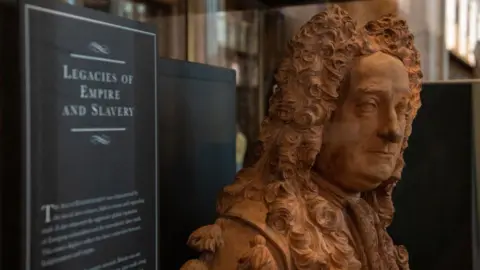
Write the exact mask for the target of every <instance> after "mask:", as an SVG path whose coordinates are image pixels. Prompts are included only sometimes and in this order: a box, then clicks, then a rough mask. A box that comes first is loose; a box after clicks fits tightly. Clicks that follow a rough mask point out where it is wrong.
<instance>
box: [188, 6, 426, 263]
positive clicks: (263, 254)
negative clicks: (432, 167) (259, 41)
mask: <svg viewBox="0 0 480 270" xmlns="http://www.w3.org/2000/svg"><path fill="white" fill-rule="evenodd" d="M421 78H422V73H421V71H420V63H419V54H418V52H417V50H416V49H415V47H414V45H413V36H412V34H411V33H410V31H409V29H408V27H407V25H406V23H405V21H403V20H400V19H398V18H396V17H395V16H393V15H388V16H384V17H382V18H380V19H378V20H375V21H370V22H368V23H366V24H365V25H364V26H363V27H359V28H357V27H356V25H355V23H354V22H353V20H352V19H351V18H350V17H349V16H348V14H347V13H346V12H345V11H344V10H342V9H341V8H339V7H338V6H334V7H331V8H329V9H327V10H326V11H325V12H322V13H320V14H318V15H315V16H314V17H313V18H312V19H311V20H310V21H309V22H307V23H306V24H305V25H304V26H302V27H301V29H300V31H299V33H298V34H297V35H295V36H294V37H293V39H292V40H291V41H290V42H289V43H288V49H287V55H286V57H285V58H284V59H283V61H282V62H281V65H280V67H279V69H278V72H277V74H276V80H277V88H276V91H275V92H274V94H273V96H272V97H271V100H270V110H269V114H268V116H267V117H266V118H265V120H264V121H263V123H262V129H261V134H260V141H261V142H262V146H261V149H260V150H259V156H258V160H257V162H256V163H255V164H254V166H252V167H250V168H246V169H243V170H241V171H240V172H239V173H238V174H237V177H236V179H235V182H234V183H233V184H231V185H229V186H227V187H225V188H224V189H223V191H222V193H221V195H220V197H219V199H218V205H217V211H218V214H219V218H218V219H217V220H216V222H215V224H213V225H208V226H205V227H202V228H200V229H198V230H196V231H195V232H193V233H192V235H191V236H190V238H189V240H188V244H189V245H190V246H191V247H192V248H195V249H196V250H198V251H200V252H201V253H202V255H201V257H200V258H199V259H195V260H190V261H188V262H186V263H185V264H184V265H183V266H182V269H183V270H191V269H195V270H198V269H213V270H229V269H251V270H267V269H268V270H274V269H290V270H293V269H298V270H301V269H308V270H310V269H312V270H314V269H338V270H353V269H379V270H383V269H409V265H408V254H407V251H406V250H405V248H403V247H401V246H395V245H394V244H393V242H392V239H391V238H390V236H389V235H388V234H387V232H386V228H387V226H389V224H390V222H391V220H392V216H393V211H394V209H393V204H392V200H391V192H392V190H393V188H394V186H395V184H396V182H397V181H398V180H399V179H400V176H401V172H402V169H403V167H404V161H403V152H404V150H405V148H406V147H407V139H408V136H409V135H410V133H411V127H412V121H413V119H414V117H415V115H416V113H417V110H418V109H419V107H420V86H421V85H420V83H421Z"/></svg>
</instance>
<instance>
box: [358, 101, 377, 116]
mask: <svg viewBox="0 0 480 270" xmlns="http://www.w3.org/2000/svg"><path fill="white" fill-rule="evenodd" d="M358 108H359V109H360V111H361V112H364V113H365V112H366V113H368V112H374V111H375V110H377V103H375V102H374V101H365V102H361V103H360V104H358Z"/></svg>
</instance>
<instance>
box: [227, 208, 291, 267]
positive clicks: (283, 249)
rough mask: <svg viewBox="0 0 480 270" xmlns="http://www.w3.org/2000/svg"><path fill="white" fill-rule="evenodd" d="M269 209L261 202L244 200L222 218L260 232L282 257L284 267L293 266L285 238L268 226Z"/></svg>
mask: <svg viewBox="0 0 480 270" xmlns="http://www.w3.org/2000/svg"><path fill="white" fill-rule="evenodd" d="M267 214H268V209H267V207H266V206H265V204H264V203H263V202H261V201H253V200H242V201H240V202H237V203H235V204H234V205H233V206H232V207H231V208H230V209H229V210H228V211H226V212H225V213H223V214H222V215H221V217H223V218H228V219H233V220H236V221H237V222H240V223H242V224H245V225H246V226H249V227H252V228H253V229H255V230H256V231H258V232H259V234H261V235H262V236H263V237H265V239H266V240H267V241H269V242H270V243H271V244H272V246H274V247H275V248H276V249H277V251H278V252H279V253H280V254H281V255H282V260H283V263H284V265H288V266H290V265H291V260H290V249H289V245H288V241H287V239H286V237H285V236H283V235H282V234H280V233H278V232H276V231H275V230H273V229H272V228H271V227H270V226H268V225H267V222H266V219H267Z"/></svg>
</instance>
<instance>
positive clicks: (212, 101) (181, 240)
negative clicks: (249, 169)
mask: <svg viewBox="0 0 480 270" xmlns="http://www.w3.org/2000/svg"><path fill="white" fill-rule="evenodd" d="M158 81H159V89H158V93H159V94H158V104H159V119H158V123H159V130H160V134H159V160H160V167H159V171H160V220H161V222H160V239H161V241H160V266H161V269H165V270H169V269H179V268H180V266H181V265H182V264H183V263H185V262H186V261H187V260H188V259H191V258H194V257H197V256H198V254H197V253H196V252H195V251H194V250H191V249H190V248H189V247H187V245H186V243H187V239H188V236H189V235H190V234H191V233H192V232H193V231H194V230H196V229H198V228H199V227H202V226H205V225H209V224H212V223H214V222H215V218H216V211H215V206H216V197H217V194H218V192H219V191H220V190H221V188H222V187H223V186H225V185H227V184H229V183H231V182H232V181H233V179H234V176H235V134H236V129H235V72H234V71H233V70H227V69H223V68H217V67H211V66H207V65H202V64H196V63H188V62H183V61H177V60H170V59H159V60H158Z"/></svg>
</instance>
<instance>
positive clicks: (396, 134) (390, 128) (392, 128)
mask: <svg viewBox="0 0 480 270" xmlns="http://www.w3.org/2000/svg"><path fill="white" fill-rule="evenodd" d="M378 136H379V137H380V138H382V139H383V140H385V141H387V142H391V143H398V142H400V140H401V139H402V134H401V133H400V126H399V125H398V118H397V113H396V111H395V109H392V110H390V111H389V112H388V115H386V116H385V117H384V119H383V123H382V124H381V126H380V127H379V130H378Z"/></svg>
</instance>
